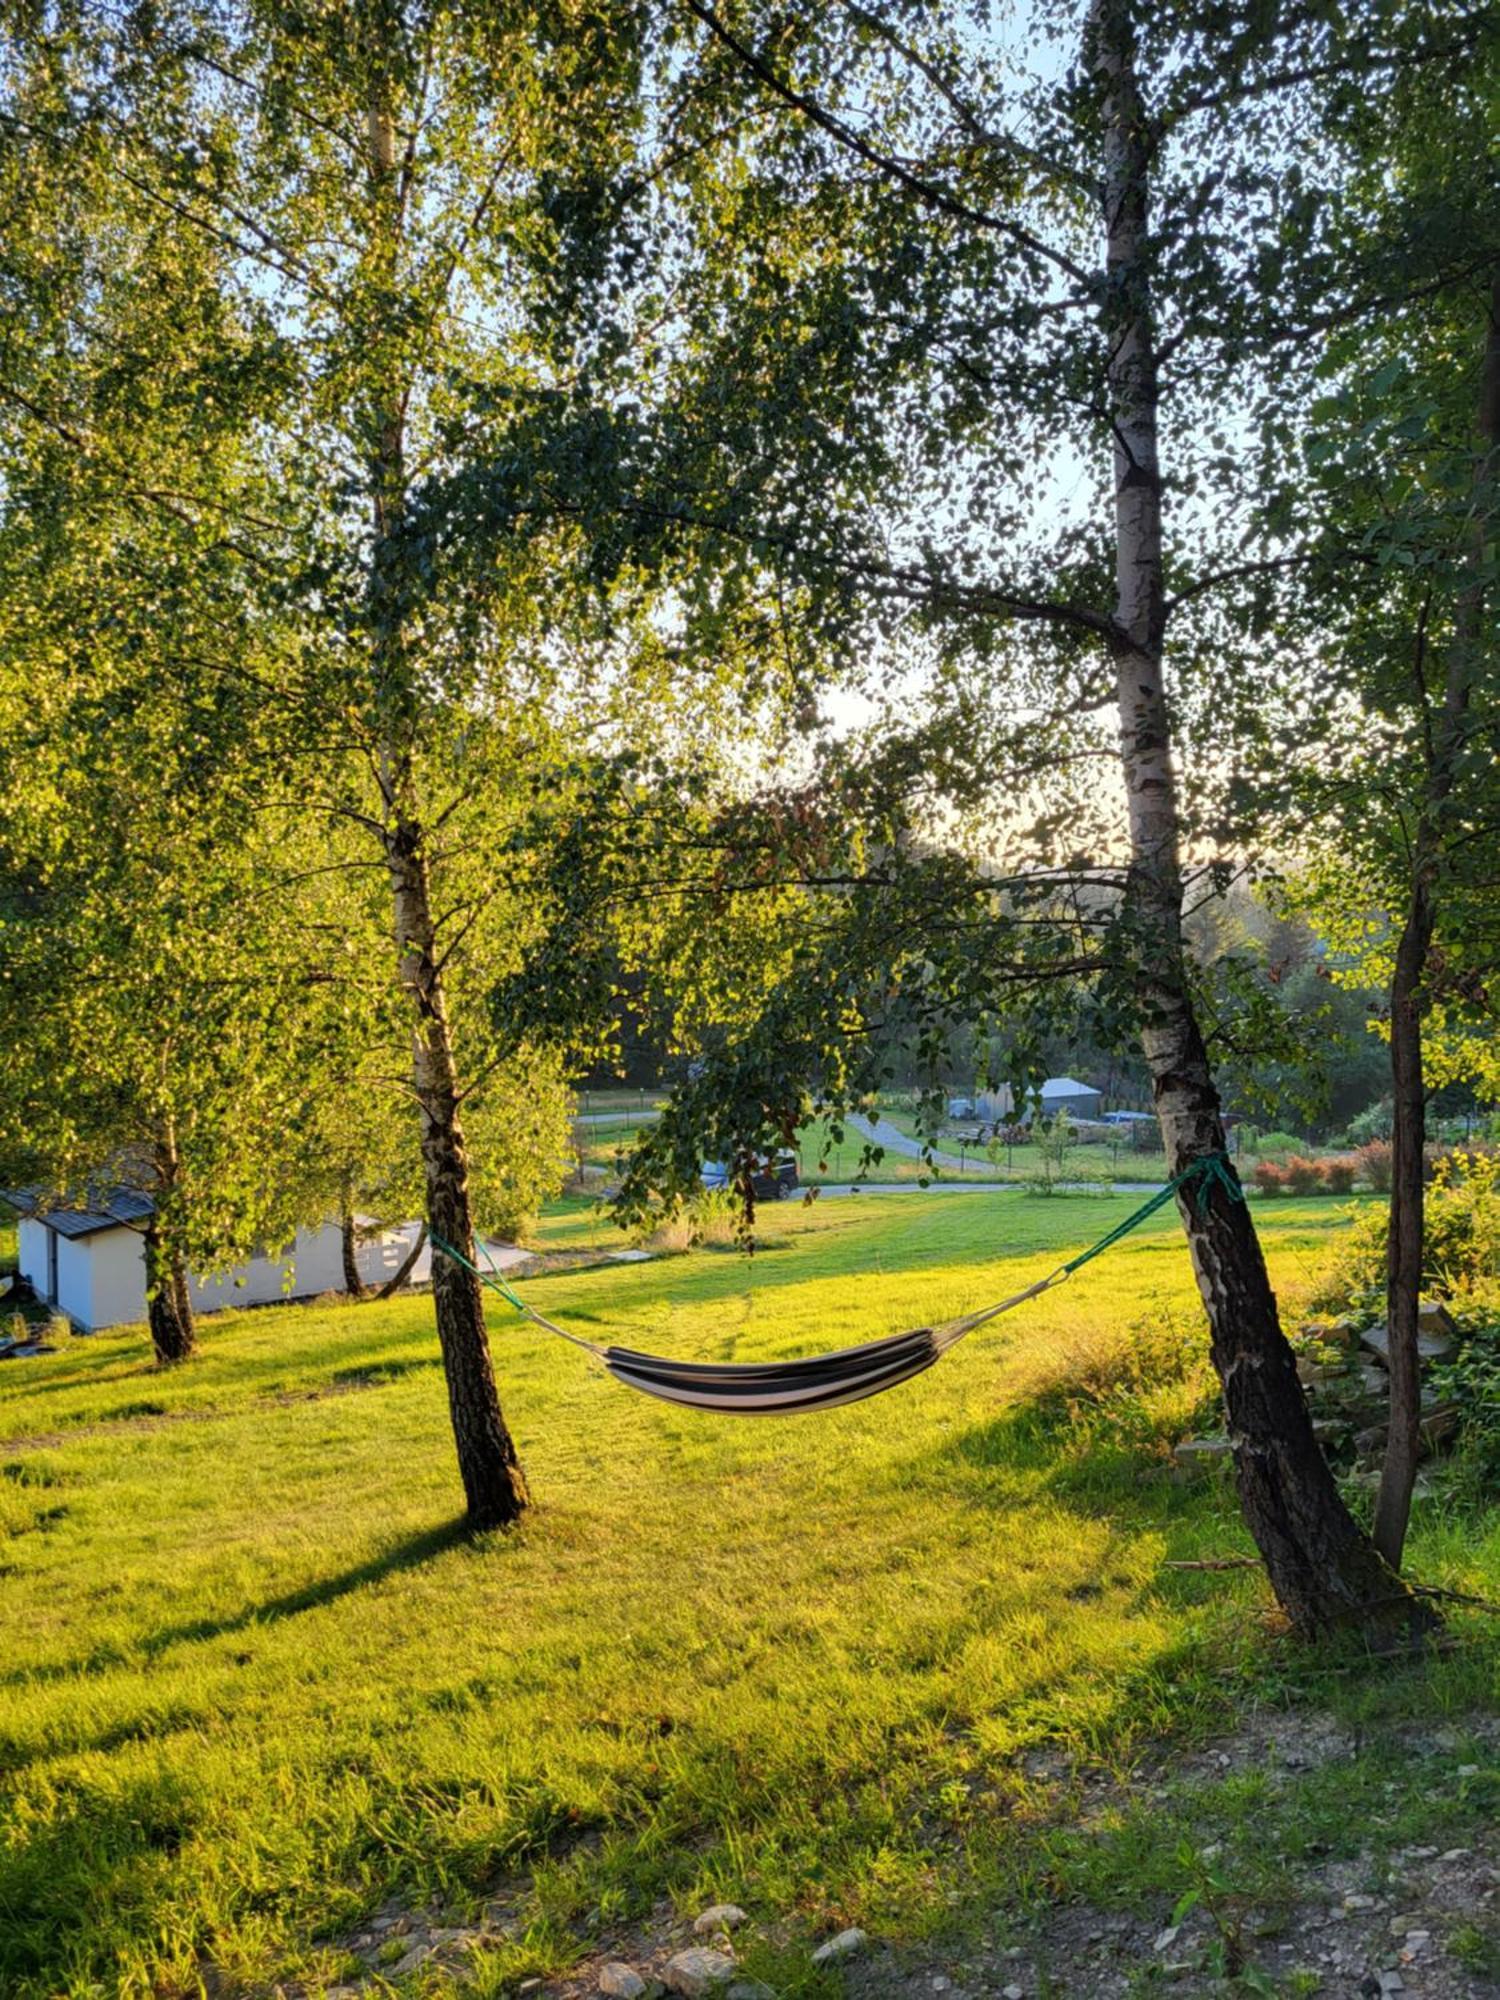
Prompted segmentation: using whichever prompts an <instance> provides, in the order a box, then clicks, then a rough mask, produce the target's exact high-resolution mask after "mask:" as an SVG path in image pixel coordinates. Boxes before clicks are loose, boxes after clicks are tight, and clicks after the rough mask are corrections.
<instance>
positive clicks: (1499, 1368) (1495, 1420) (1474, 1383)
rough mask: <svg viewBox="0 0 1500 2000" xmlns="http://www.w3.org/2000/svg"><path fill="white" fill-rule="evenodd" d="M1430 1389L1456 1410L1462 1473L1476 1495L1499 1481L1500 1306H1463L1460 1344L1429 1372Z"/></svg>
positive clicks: (1490, 1490) (1491, 1488) (1460, 1322)
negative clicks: (1457, 1411) (1468, 1475)
mask: <svg viewBox="0 0 1500 2000" xmlns="http://www.w3.org/2000/svg"><path fill="white" fill-rule="evenodd" d="M1431 1380H1432V1387H1433V1389H1434V1390H1435V1391H1436V1393H1437V1394H1438V1395H1439V1396H1440V1397H1441V1398H1442V1399H1443V1400H1444V1401H1445V1402H1447V1401H1450V1400H1451V1401H1453V1402H1456V1403H1457V1404H1458V1406H1459V1444H1460V1448H1461V1450H1462V1452H1463V1455H1464V1460H1465V1465H1466V1470H1467V1471H1468V1473H1469V1474H1470V1476H1471V1479H1472V1480H1473V1482H1474V1483H1475V1484H1476V1485H1477V1486H1478V1488H1479V1490H1480V1491H1481V1492H1493V1491H1494V1489H1495V1483H1496V1481H1497V1480H1500V1305H1495V1304H1491V1305H1489V1306H1487V1307H1475V1306H1472V1305H1466V1306H1465V1308H1464V1311H1463V1313H1462V1315H1461V1318H1460V1321H1459V1344H1458V1349H1457V1351H1456V1353H1455V1354H1454V1355H1453V1356H1452V1357H1451V1359H1449V1360H1447V1361H1444V1362H1441V1363H1439V1364H1438V1365H1437V1366H1435V1367H1434V1368H1433V1370H1432V1376H1431Z"/></svg>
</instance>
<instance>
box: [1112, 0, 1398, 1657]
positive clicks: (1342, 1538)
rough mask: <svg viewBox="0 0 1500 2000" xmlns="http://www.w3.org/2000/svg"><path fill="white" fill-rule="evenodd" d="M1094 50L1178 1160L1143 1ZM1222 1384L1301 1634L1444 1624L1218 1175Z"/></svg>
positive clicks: (1132, 714)
mask: <svg viewBox="0 0 1500 2000" xmlns="http://www.w3.org/2000/svg"><path fill="white" fill-rule="evenodd" d="M1088 32H1089V42H1090V49H1089V53H1090V57H1091V61H1092V65H1093V69H1094V73H1095V75H1096V77H1097V80H1098V82H1099V85H1100V92H1101V109H1102V113H1103V121H1104V165H1105V176H1104V181H1105V185H1104V222H1105V229H1106V237H1107V244H1106V249H1107V272H1108V283H1107V286H1106V304H1105V332H1106V337H1107V342H1108V355H1109V360H1108V392H1109V408H1110V415H1111V419H1112V423H1113V428H1114V438H1115V445H1114V467H1115V540H1116V592H1117V599H1116V607H1115V624H1116V628H1117V630H1116V638H1115V651H1116V663H1117V699H1118V708H1119V726H1120V751H1121V759H1122V765H1123V772H1124V780H1125V790H1126V795H1127V801H1128V816H1129V839H1130V867H1129V875H1128V889H1127V897H1126V918H1127V923H1128V925H1129V926H1130V928H1131V929H1132V931H1133V933H1134V943H1135V947H1136V951H1137V954H1138V963H1139V964H1140V966H1141V969H1142V980H1143V990H1142V995H1141V998H1142V1002H1143V1013H1144V1026H1143V1030H1142V1037H1141V1039H1142V1044H1143V1048H1144V1052H1145V1056H1146V1060H1147V1063H1148V1065H1149V1067H1150V1071H1151V1077H1152V1085H1153V1093H1154V1099H1155V1105H1156V1112H1157V1116H1158V1119H1159V1120H1160V1124H1161V1130H1162V1138H1163V1143H1164V1146H1165V1150H1166V1154H1167V1159H1168V1161H1169V1163H1170V1168H1171V1171H1172V1172H1173V1173H1174V1174H1176V1173H1180V1172H1181V1171H1182V1170H1183V1169H1184V1168H1185V1167H1187V1166H1188V1165H1190V1164H1191V1163H1192V1162H1193V1161H1194V1160H1197V1159H1201V1158H1203V1157H1204V1156H1206V1155H1210V1154H1221V1155H1222V1154H1223V1153H1224V1150H1225V1134H1224V1126H1223V1123H1222V1120H1221V1117H1220V1103H1219V1096H1218V1092H1217V1090H1216V1088H1215V1085H1214V1080H1213V1074H1212V1070H1211V1067H1210V1064H1209V1060H1208V1053H1207V1049H1206V1046H1205V1043H1204V1040H1203V1035H1202V1031H1201V1028H1200V1026H1199V1023H1198V1019H1197V1015H1196V1011H1195V1007H1194V1002H1193V995H1192V989H1191V982H1190V979H1189V974H1188V964H1187V957H1186V953H1185V950H1184V945H1183V936H1182V900H1183V882H1182V862H1181V854H1180V845H1179V816H1178V802H1177V778H1176V773H1175V770H1174V768H1173V763H1172V752H1171V724H1170V717H1169V713H1168V707H1167V700H1166V694H1165V688H1164V684H1163V677H1162V654H1163V639H1164V627H1165V592H1164V583H1163V572H1162V503H1161V495H1162V488H1161V470H1160V457H1159V449H1158V413H1159V402H1160V396H1159V387H1158V370H1157V357H1156V349H1155V323H1154V316H1153V303H1152V293H1151V273H1150V246H1149V241H1148V222H1149V199H1150V172H1151V150H1152V138H1151V134H1150V132H1149V130H1148V127H1147V122H1146V117H1145V113H1144V109H1143V106H1142V103H1141V98H1140V91H1139V84H1138V78H1137V74H1136V69H1135V40H1134V34H1133V30H1132V26H1131V15H1130V0H1094V5H1093V7H1092V10H1091V13H1090V17H1089V29H1088ZM1178 1207H1179V1210H1180V1212H1181V1215H1182V1220H1183V1225H1184V1227H1185V1229H1186V1231H1187V1237H1188V1244H1189V1248H1190V1251H1191V1254H1192V1260H1193V1270H1194V1274H1195V1276H1196V1278H1197V1281H1198V1290H1199V1293H1200V1294H1201V1296H1202V1299H1203V1304H1204V1308H1205V1310H1206V1312H1207V1314H1208V1321H1209V1328H1210V1336H1211V1353H1212V1357H1213V1364H1214V1367H1215V1370H1216V1371H1217V1373H1218V1376H1219V1380H1220V1382H1221V1384H1222V1386H1223V1393H1224V1405H1225V1413H1226V1417H1227V1421H1228V1428H1229V1436H1230V1440H1231V1443H1232V1445H1233V1448H1234V1462H1235V1469H1236V1474H1237V1478H1238V1484H1239V1493H1240V1501H1241V1505H1242V1507H1243V1509H1244V1515H1245V1521H1246V1524H1247V1526H1248V1527H1249V1529H1250V1532H1251V1534H1252V1535H1253V1536H1254V1538H1255V1543H1256V1547H1257V1548H1258V1549H1259V1550H1260V1553H1261V1556H1262V1558H1263V1559H1264V1561H1265V1565H1266V1571H1267V1574H1268V1576H1269V1578H1270V1582H1271V1587H1272V1589H1273V1590H1274V1591H1275V1593H1276V1597H1277V1600H1278V1602H1279V1603H1280V1604H1281V1607H1282V1609H1283V1610H1284V1611H1285V1613H1286V1615H1287V1617H1288V1619H1289V1620H1290V1621H1291V1624H1292V1625H1293V1627H1294V1628H1295V1629H1296V1630H1298V1631H1299V1632H1302V1633H1307V1634H1311V1633H1314V1632H1319V1631H1324V1630H1327V1629H1328V1628H1330V1627H1333V1626H1335V1625H1351V1626H1353V1627H1355V1628H1357V1629H1360V1630H1363V1631H1366V1632H1367V1633H1369V1634H1371V1635H1372V1636H1377V1637H1385V1638H1389V1637H1390V1636H1392V1635H1393V1634H1395V1633H1399V1632H1400V1631H1402V1630H1403V1629H1405V1630H1409V1631H1413V1632H1416V1631H1420V1630H1422V1629H1425V1628H1426V1627H1428V1626H1430V1625H1431V1624H1433V1623H1434V1622H1435V1621H1434V1620H1433V1618H1432V1614H1431V1613H1430V1612H1429V1611H1428V1609H1427V1607H1426V1605H1425V1604H1423V1603H1422V1602H1421V1601H1420V1600H1418V1599H1416V1598H1414V1597H1412V1596H1410V1594H1409V1593H1407V1592H1405V1590H1404V1589H1403V1586H1402V1585H1401V1583H1400V1582H1399V1580H1398V1579H1397V1578H1396V1577H1395V1576H1394V1574H1393V1573H1392V1571H1391V1570H1390V1568H1389V1567H1388V1566H1387V1564H1386V1563H1385V1562H1384V1561H1383V1560H1382V1559H1381V1557H1380V1555H1379V1554H1378V1553H1377V1551H1376V1549H1375V1547H1374V1545H1373V1543H1372V1542H1371V1541H1370V1539H1369V1537H1368V1536H1367V1535H1365V1534H1364V1533H1363V1532H1362V1531H1361V1530H1360V1529H1359V1527H1358V1526H1357V1525H1356V1524H1355V1522H1354V1520H1353V1519H1352V1517H1351V1516H1350V1514H1349V1512H1348V1509H1347V1508H1346V1507H1345V1506H1344V1503H1343V1501H1342V1499H1341V1498H1340V1496H1339V1492H1338V1488H1337V1487H1336V1485H1335V1484H1334V1479H1333V1475H1332V1473H1331V1472H1330V1470H1329V1468H1328V1464H1327V1462H1326V1460H1325V1459H1324V1457H1323V1454H1322V1452H1321V1450H1320V1449H1319V1446H1318V1443H1317V1440H1316V1439H1315V1437H1314V1435H1313V1430H1312V1421H1311V1418H1310V1417H1309V1415H1308V1411H1307V1405H1306V1401H1305V1399H1304V1397H1303V1393H1302V1388H1301V1385H1300V1383H1299V1382H1298V1380H1297V1371H1296V1364H1295V1361H1294V1359H1293V1356H1292V1352H1291V1348H1290V1346H1289V1345H1288V1343H1287V1340H1286V1337H1285V1335H1284V1334H1283V1333H1282V1331H1281V1325H1280V1320H1279V1317H1278V1314H1277V1310H1276V1300H1275V1296H1274V1294H1273V1293H1272V1290H1271V1284H1270V1278H1269V1275H1268V1273H1267V1271H1266V1266H1265V1260H1264V1257H1263V1256H1262V1253H1261V1248H1260V1243H1259V1240H1258V1238H1257V1236H1256V1233H1255V1228H1254V1225H1253V1223H1252V1221H1251V1218H1250V1212H1249V1209H1248V1208H1247V1206H1246V1205H1245V1203H1244V1201H1243V1200H1235V1199H1233V1198H1231V1196H1230V1194H1229V1193H1228V1192H1227V1190H1226V1189H1225V1188H1223V1187H1221V1186H1218V1185H1214V1186H1212V1187H1211V1188H1208V1189H1205V1188H1203V1187H1202V1186H1192V1185H1190V1186H1189V1188H1188V1189H1187V1190H1185V1191H1184V1193H1183V1194H1182V1195H1180V1196H1179V1198H1178Z"/></svg>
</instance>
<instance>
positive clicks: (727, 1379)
mask: <svg viewBox="0 0 1500 2000" xmlns="http://www.w3.org/2000/svg"><path fill="white" fill-rule="evenodd" d="M1067 1276H1068V1273H1067V1271H1066V1270H1065V1269H1059V1270H1056V1271H1052V1272H1050V1273H1049V1274H1048V1275H1047V1276H1046V1277H1045V1278H1040V1279H1038V1281H1037V1282H1036V1284H1034V1285H1028V1286H1027V1287H1026V1289H1025V1291H1023V1292H1017V1293H1016V1294H1015V1295H1014V1297H1012V1298H1008V1299H1002V1300H1001V1302H1000V1303H999V1304H998V1305H993V1306H985V1307H984V1308H983V1309H982V1310H981V1311H979V1312H973V1313H967V1314H965V1316H964V1317H963V1318H962V1319H950V1320H944V1321H942V1322H941V1323H940V1324H939V1325H936V1326H919V1327H913V1328H912V1329H911V1330H910V1331H909V1332H906V1333H892V1334H888V1335H887V1336H886V1337H885V1339H883V1340H869V1341H866V1342H865V1343H864V1344H863V1345H862V1346H860V1347H842V1348H838V1349H836V1350H835V1351H834V1352H833V1353H832V1354H812V1355H807V1356H805V1357H801V1358H797V1359H793V1360H789V1361H747V1362H728V1361H726V1362H715V1361H671V1360H668V1359H667V1358H666V1357H665V1356H664V1355H660V1354H642V1353H640V1352H639V1351H638V1350H637V1349H635V1348H633V1347H600V1346H597V1345H596V1344H595V1342H593V1341H592V1340H584V1339H583V1338H582V1336H581V1335H579V1334H576V1333H570V1332H569V1331H568V1330H567V1328H566V1327H561V1326H558V1325H557V1324H556V1323H555V1322H554V1321H552V1320H550V1319H547V1318H545V1317H544V1316H543V1315H542V1314H541V1313H539V1312H537V1311H536V1309H535V1308H534V1307H533V1306H528V1305H526V1304H525V1303H524V1302H523V1303H521V1304H520V1306H519V1310H520V1311H521V1312H523V1313H524V1314H525V1315H526V1317H527V1319H529V1320H530V1321H531V1322H532V1324H533V1325H535V1326H539V1327H541V1328H542V1329H543V1330H544V1331H545V1332H547V1333H555V1334H557V1335H558V1337H559V1338H560V1339H562V1340H568V1341H571V1342H572V1343H573V1345H574V1346H575V1347H582V1348H585V1349H587V1351H588V1352H589V1353H591V1354H592V1355H593V1356H594V1357H595V1359H596V1360H598V1361H600V1362H602V1363H603V1365H604V1366H605V1367H606V1368H607V1369H608V1370H609V1372H610V1374H611V1375H613V1376H614V1378H615V1380H616V1381H617V1382H623V1383H624V1384H625V1386H626V1388H627V1389H639V1390H640V1391H641V1393H642V1394H643V1395H647V1396H657V1397H659V1398H660V1399H661V1401H662V1402H664V1403H678V1404H680V1405H682V1407H683V1408H685V1409H690V1410H711V1411H713V1412H714V1413H715V1414H716V1415H718V1416H730V1417H787V1416H795V1415H797V1414H798V1413H799V1412H802V1411H807V1410H836V1409H838V1408H839V1406H840V1405H841V1404H844V1403H859V1402H863V1400H864V1398H865V1397H866V1396H878V1395H880V1393H881V1392H882V1390H885V1389H894V1388H896V1387H897V1386H898V1385H899V1384H900V1383H902V1382H909V1381H911V1380H912V1378H913V1377H914V1376H916V1375H920V1374H922V1373H923V1372H924V1371H925V1370H926V1369H928V1368H930V1367H931V1366H932V1364H933V1363H934V1362H935V1361H938V1360H940V1359H941V1358H942V1356H943V1355H944V1354H946V1353H947V1351H948V1349H949V1348H950V1347H954V1346H956V1345H957V1344H958V1342H959V1341H960V1340H962V1339H963V1337H964V1335H965V1334H966V1333H972V1332H973V1331H974V1329H975V1327H976V1326H982V1325H983V1324H984V1322H985V1321H986V1320H990V1319H995V1318H996V1317H998V1315H999V1314H1001V1313H1004V1312H1009V1311H1010V1310H1011V1308H1012V1307H1013V1306H1018V1305H1022V1304H1024V1303H1025V1301H1026V1300H1027V1299H1034V1298H1035V1297H1036V1296H1037V1295H1038V1293H1040V1292H1045V1291H1046V1290H1047V1289H1048V1288H1049V1286H1052V1285H1059V1284H1061V1283H1062V1281H1063V1279H1064V1278H1065V1277H1067Z"/></svg>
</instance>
